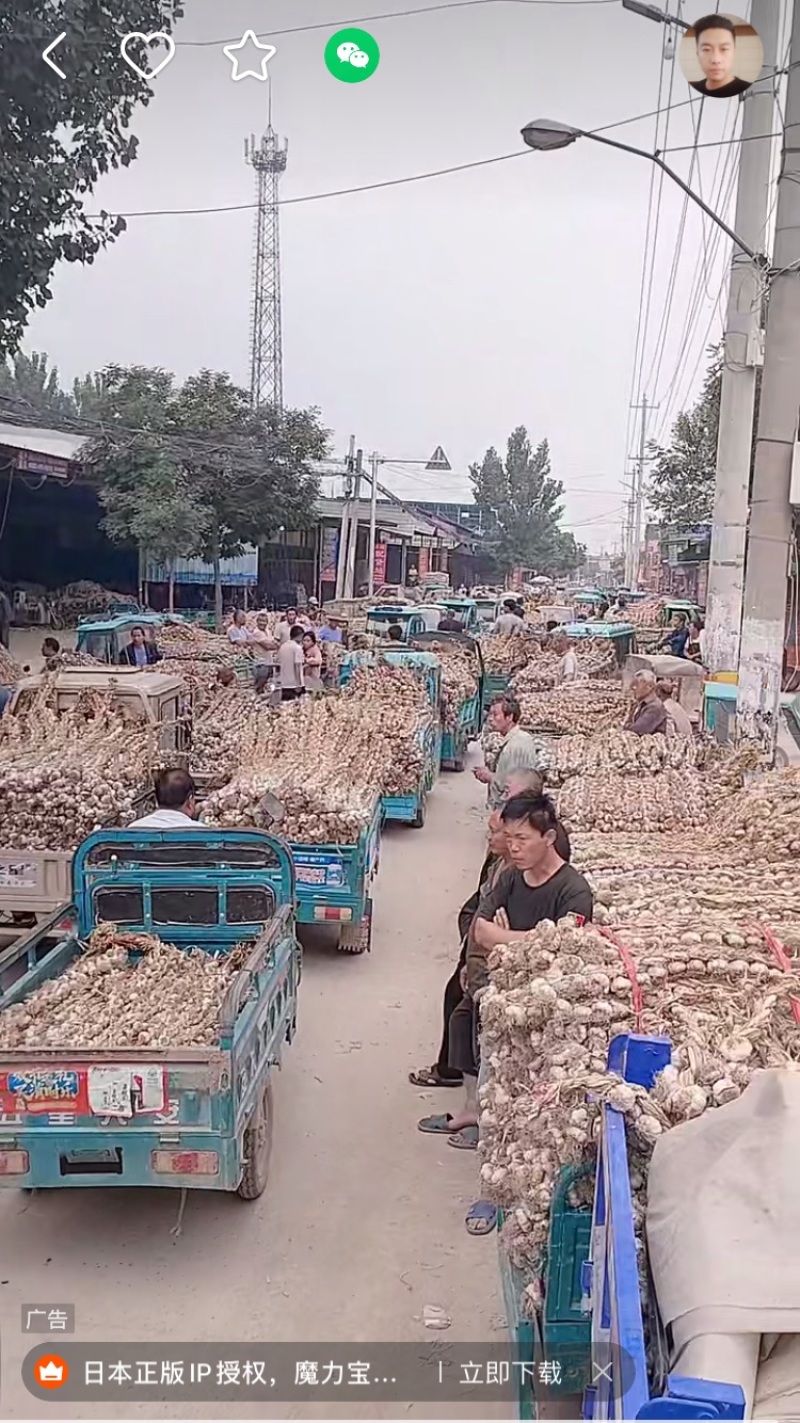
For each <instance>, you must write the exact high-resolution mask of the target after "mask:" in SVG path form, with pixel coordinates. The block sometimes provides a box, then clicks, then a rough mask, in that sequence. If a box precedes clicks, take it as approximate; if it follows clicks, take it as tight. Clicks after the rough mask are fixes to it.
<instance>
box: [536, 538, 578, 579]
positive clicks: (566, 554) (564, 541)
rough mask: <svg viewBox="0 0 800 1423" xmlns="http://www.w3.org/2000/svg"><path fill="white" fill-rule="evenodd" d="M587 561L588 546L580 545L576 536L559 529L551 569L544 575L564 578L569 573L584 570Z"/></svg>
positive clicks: (548, 568) (545, 571) (546, 569)
mask: <svg viewBox="0 0 800 1423" xmlns="http://www.w3.org/2000/svg"><path fill="white" fill-rule="evenodd" d="M585 561H586V545H585V544H579V543H578V542H577V541H576V539H575V535H574V534H572V533H570V532H569V531H568V530H567V529H559V530H558V533H557V534H556V541H555V550H554V552H553V558H552V560H551V562H550V565H549V567H547V568H545V569H544V570H543V572H544V573H551V574H554V575H555V576H556V577H559V578H560V577H563V576H565V575H566V574H568V573H576V572H577V570H578V569H579V568H582V567H583V565H584V563H585Z"/></svg>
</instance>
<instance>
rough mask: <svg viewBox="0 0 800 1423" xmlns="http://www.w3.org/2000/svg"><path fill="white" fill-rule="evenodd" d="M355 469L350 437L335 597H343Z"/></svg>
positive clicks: (354, 448) (354, 440)
mask: <svg viewBox="0 0 800 1423" xmlns="http://www.w3.org/2000/svg"><path fill="white" fill-rule="evenodd" d="M355 467H356V437H355V435H351V436H350V449H349V452H348V455H347V475H346V476H345V482H344V503H343V505H342V521H341V524H340V525H339V547H338V549H337V550H336V597H337V598H343V597H344V579H345V573H346V571H347V540H348V537H349V534H350V503H351V500H352V498H353V472H354V470H355Z"/></svg>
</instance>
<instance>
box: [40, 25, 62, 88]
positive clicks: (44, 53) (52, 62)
mask: <svg viewBox="0 0 800 1423" xmlns="http://www.w3.org/2000/svg"><path fill="white" fill-rule="evenodd" d="M66 38H67V32H66V30H65V31H64V33H63V34H62V35H59V36H58V38H57V39H54V40H52V41H51V42H50V44H49V45H48V46H47V49H45V50H42V59H43V60H44V62H45V64H46V65H47V66H48V68H50V69H52V70H53V72H54V73H55V74H57V75H58V77H59V79H66V77H67V76H66V74H65V73H64V71H63V69H59V67H58V65H57V64H56V62H55V60H54V59H51V58H50V56H51V54H52V53H53V50H54V49H55V48H56V46H57V45H60V44H61V41H62V40H65V39H66Z"/></svg>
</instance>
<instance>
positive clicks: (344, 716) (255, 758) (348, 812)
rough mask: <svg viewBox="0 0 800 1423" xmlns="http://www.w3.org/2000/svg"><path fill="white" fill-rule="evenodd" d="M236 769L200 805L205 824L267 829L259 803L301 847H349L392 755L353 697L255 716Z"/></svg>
mask: <svg viewBox="0 0 800 1423" xmlns="http://www.w3.org/2000/svg"><path fill="white" fill-rule="evenodd" d="M243 753H244V754H243V758H242V762H241V764H240V767H239V770H238V771H237V773H236V775H234V776H233V777H232V779H231V780H230V781H229V782H228V783H227V784H226V785H224V786H222V787H221V788H220V789H218V790H215V791H213V792H212V793H211V795H209V797H208V799H207V800H206V801H205V802H204V805H203V819H204V820H205V821H206V822H207V823H208V824H214V825H221V826H223V827H225V828H228V829H236V828H247V827H248V826H255V827H258V826H263V825H265V823H267V820H268V817H269V814H270V812H269V810H267V813H266V815H265V812H264V809H263V802H264V797H265V795H267V794H270V795H272V796H275V797H277V799H278V800H279V801H280V802H281V805H282V806H283V809H284V818H283V819H282V820H281V822H280V826H279V830H280V833H281V835H283V836H284V837H285V838H286V839H287V840H290V841H294V842H296V843H298V844H308V845H331V844H336V845H348V844H354V843H355V842H356V841H357V840H358V837H359V835H360V834H361V832H362V830H364V829H365V827H366V826H367V825H368V824H369V823H370V820H371V818H372V815H373V813H374V810H375V803H376V801H377V799H378V797H379V796H380V794H381V787H382V783H383V779H384V777H385V775H386V772H387V762H388V759H389V757H390V753H391V748H390V747H389V746H388V745H387V742H386V739H385V738H384V737H383V736H378V735H376V734H375V732H374V728H372V727H371V726H370V723H369V722H368V721H366V720H365V717H364V712H363V706H362V704H361V702H360V700H359V699H358V698H356V697H329V698H328V697H323V698H319V699H317V698H313V699H312V698H304V699H303V700H302V701H297V702H292V703H288V704H286V705H284V706H283V707H281V708H280V710H279V711H278V712H277V713H273V714H272V715H270V714H269V713H264V714H260V715H259V717H258V721H257V727H256V733H255V735H254V736H253V737H252V739H250V740H248V742H247V743H246V744H245V745H243Z"/></svg>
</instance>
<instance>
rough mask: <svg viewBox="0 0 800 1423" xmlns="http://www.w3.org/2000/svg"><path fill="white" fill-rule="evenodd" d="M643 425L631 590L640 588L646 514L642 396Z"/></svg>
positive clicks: (643, 407) (644, 400)
mask: <svg viewBox="0 0 800 1423" xmlns="http://www.w3.org/2000/svg"><path fill="white" fill-rule="evenodd" d="M640 408H641V412H642V425H641V429H640V431H639V460H638V463H637V466H636V492H635V497H634V517H633V550H632V553H631V563H632V568H631V582H630V583H629V585H628V586H629V588H631V590H633V591H635V590H636V589H638V587H639V566H640V563H641V557H642V522H643V512H644V462H645V451H646V448H647V396H646V395H643V396H642V404H641V407H640Z"/></svg>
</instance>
